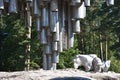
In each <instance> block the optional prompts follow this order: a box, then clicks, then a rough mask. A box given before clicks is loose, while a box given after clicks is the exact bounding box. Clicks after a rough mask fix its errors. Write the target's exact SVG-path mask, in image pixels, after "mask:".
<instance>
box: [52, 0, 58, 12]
mask: <svg viewBox="0 0 120 80" xmlns="http://www.w3.org/2000/svg"><path fill="white" fill-rule="evenodd" d="M50 9H51V11H58V0H51V3H50Z"/></svg>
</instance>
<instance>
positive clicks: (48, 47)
mask: <svg viewBox="0 0 120 80" xmlns="http://www.w3.org/2000/svg"><path fill="white" fill-rule="evenodd" d="M51 47H52V46H51V43H50V42H47V44H46V45H45V54H51V53H52V48H51Z"/></svg>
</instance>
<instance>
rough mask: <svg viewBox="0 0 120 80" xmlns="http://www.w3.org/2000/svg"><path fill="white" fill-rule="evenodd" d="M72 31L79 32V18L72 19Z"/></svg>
mask: <svg viewBox="0 0 120 80" xmlns="http://www.w3.org/2000/svg"><path fill="white" fill-rule="evenodd" d="M72 24H73V32H74V33H80V20H73V21H72Z"/></svg>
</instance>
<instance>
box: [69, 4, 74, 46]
mask: <svg viewBox="0 0 120 80" xmlns="http://www.w3.org/2000/svg"><path fill="white" fill-rule="evenodd" d="M70 11H71V6H70V5H68V48H70V47H73V46H74V34H73V28H72V25H71V14H70Z"/></svg>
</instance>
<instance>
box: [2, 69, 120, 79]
mask: <svg viewBox="0 0 120 80" xmlns="http://www.w3.org/2000/svg"><path fill="white" fill-rule="evenodd" d="M0 80H120V74H119V73H115V72H110V71H109V72H103V73H94V72H84V71H80V70H78V71H75V70H74V69H64V70H63V69H62V70H61V69H60V70H55V71H50V70H42V69H40V70H35V71H17V72H0Z"/></svg>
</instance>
